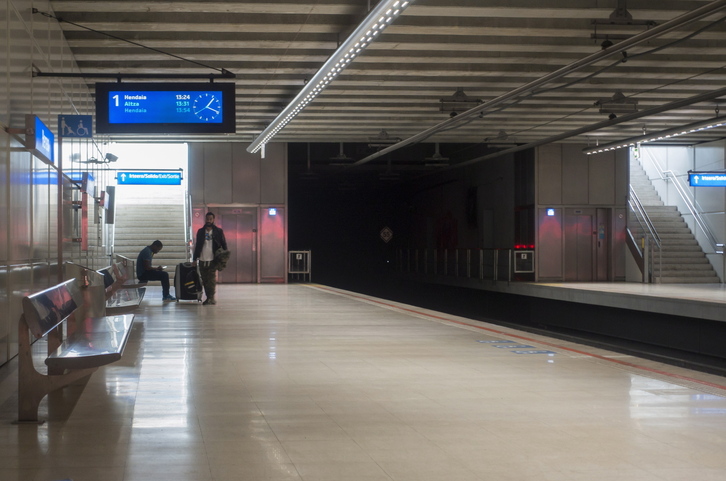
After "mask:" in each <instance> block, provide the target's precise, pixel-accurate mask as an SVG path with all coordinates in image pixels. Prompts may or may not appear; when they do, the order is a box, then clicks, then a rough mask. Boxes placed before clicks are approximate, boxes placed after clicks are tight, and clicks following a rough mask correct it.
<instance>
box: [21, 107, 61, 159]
mask: <svg viewBox="0 0 726 481" xmlns="http://www.w3.org/2000/svg"><path fill="white" fill-rule="evenodd" d="M25 148H27V149H28V150H30V151H31V152H32V153H33V155H35V156H36V157H38V158H40V159H42V160H44V161H46V162H48V163H51V164H52V163H53V161H54V156H53V152H54V151H55V136H54V135H53V132H51V130H50V129H49V128H48V127H47V126H46V125H45V124H44V123H43V122H42V121H41V120H40V119H39V118H38V116H37V115H33V114H28V115H26V116H25Z"/></svg>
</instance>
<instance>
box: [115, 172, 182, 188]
mask: <svg viewBox="0 0 726 481" xmlns="http://www.w3.org/2000/svg"><path fill="white" fill-rule="evenodd" d="M181 181H182V173H181V172H119V173H118V174H117V175H116V183H117V184H118V185H181Z"/></svg>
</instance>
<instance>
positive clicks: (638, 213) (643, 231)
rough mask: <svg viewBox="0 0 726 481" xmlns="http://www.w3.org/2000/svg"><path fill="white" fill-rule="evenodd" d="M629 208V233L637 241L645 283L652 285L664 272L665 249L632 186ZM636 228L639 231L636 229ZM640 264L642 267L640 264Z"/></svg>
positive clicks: (636, 245)
mask: <svg viewBox="0 0 726 481" xmlns="http://www.w3.org/2000/svg"><path fill="white" fill-rule="evenodd" d="M628 206H629V207H630V216H628V233H629V235H630V236H632V238H633V241H635V242H634V244H635V247H636V249H637V251H638V253H639V254H640V256H641V259H642V261H643V265H642V269H643V282H647V283H652V282H654V280H655V278H656V277H657V275H659V274H660V273H661V272H662V264H663V259H662V255H661V254H662V252H663V249H662V243H661V238H660V235H658V231H657V230H656V228H655V225H654V224H653V221H652V220H651V219H650V217H649V216H648V213H647V212H646V211H645V207H643V203H642V202H641V201H640V198H639V197H638V194H636V192H635V189H633V186H632V185H631V186H630V196H629V197H628ZM631 219H632V222H631ZM633 224H637V225H633ZM636 226H637V230H635V229H634V228H635V227H636ZM637 240H640V242H639V243H638V242H637ZM638 264H639V265H640V263H638ZM655 267H657V269H655ZM656 272H657V273H658V274H656Z"/></svg>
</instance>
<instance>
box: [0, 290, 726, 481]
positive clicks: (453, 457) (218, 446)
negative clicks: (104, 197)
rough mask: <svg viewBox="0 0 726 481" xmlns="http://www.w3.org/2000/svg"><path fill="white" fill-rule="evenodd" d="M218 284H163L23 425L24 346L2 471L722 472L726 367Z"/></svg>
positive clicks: (265, 474) (323, 296)
mask: <svg viewBox="0 0 726 481" xmlns="http://www.w3.org/2000/svg"><path fill="white" fill-rule="evenodd" d="M637 289H642V287H640V286H638V287H637ZM219 291H220V292H219V304H217V305H216V306H201V305H199V304H197V303H193V302H178V303H162V302H161V295H160V292H159V290H158V289H154V288H151V289H150V290H149V292H148V293H147V296H146V299H145V300H144V302H143V303H142V305H141V306H140V307H139V308H138V309H137V310H136V311H135V314H136V322H135V326H134V332H133V333H132V338H131V340H130V343H129V346H128V349H127V351H126V353H125V354H124V358H123V359H122V360H121V361H119V362H117V363H115V364H113V365H110V366H107V367H105V368H102V369H100V370H99V371H98V372H96V373H95V374H94V375H93V376H91V378H90V379H88V380H87V381H86V382H81V383H78V384H76V385H74V386H71V387H70V388H68V389H66V390H64V391H63V392H62V393H56V394H54V395H52V396H49V397H48V399H47V400H45V401H44V402H43V403H42V405H41V417H43V418H44V419H47V422H46V423H45V424H43V425H40V426H30V425H22V426H17V425H13V424H11V421H12V420H13V419H14V416H15V413H16V409H17V387H16V386H17V377H16V376H17V366H16V361H12V362H10V363H8V364H7V365H5V366H3V367H2V368H0V416H2V419H0V420H1V421H3V422H2V424H1V425H0V479H2V480H3V481H6V480H7V481H60V480H65V479H72V480H73V481H98V480H104V481H142V480H143V481H149V480H153V481H167V480H169V481H171V480H173V481H228V480H235V481H236V480H252V481H328V480H331V481H333V480H335V481H342V480H351V481H367V480H375V481H378V480H380V481H414V480H415V481H428V480H432V481H433V480H436V481H441V480H447V481H451V480H453V481H456V480H461V481H479V480H492V479H497V480H505V481H507V480H512V481H514V480H516V481H522V480H537V481H542V480H544V481H547V480H557V481H575V480H576V481H601V480H602V481H605V480H608V481H610V480H613V479H617V480H621V481H622V480H626V481H627V480H633V481H635V480H637V481H678V480H686V479H688V480H691V479H699V480H706V481H710V480H716V479H718V480H721V479H723V478H724V473H726V457H724V456H723V454H722V453H723V452H724V450H726V379H724V378H722V377H719V376H713V375H707V374H703V373H697V372H693V371H690V370H687V369H683V368H677V367H672V366H665V365H662V364H659V363H656V362H653V361H647V360H642V359H637V358H633V357H630V356H625V355H622V354H616V353H612V352H608V351H605V350H602V349H596V348H590V347H586V346H582V345H577V344H573V343H569V342H566V341H560V340H553V339H549V338H545V337H541V336H538V335H534V334H529V333H525V332H522V331H516V330H512V329H507V328H503V327H501V326H494V325H490V324H485V323H481V322H477V321H472V320H469V319H464V318H460V317H456V316H450V315H447V314H442V313H437V312H432V311H429V310H426V309H421V308H417V307H415V306H406V305H402V304H398V303H395V302H391V301H385V300H381V299H375V298H371V297H367V296H363V295H360V294H354V293H349V292H345V291H341V290H338V289H332V288H328V287H325V286H317V285H221V286H220V290H219ZM716 295H721V293H720V292H718V293H716ZM41 350H42V349H38V352H40V351H41Z"/></svg>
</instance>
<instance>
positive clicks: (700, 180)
mask: <svg viewBox="0 0 726 481" xmlns="http://www.w3.org/2000/svg"><path fill="white" fill-rule="evenodd" d="M688 185H690V186H691V187H726V172H696V171H692V170H691V171H688Z"/></svg>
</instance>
